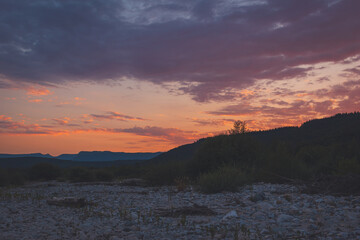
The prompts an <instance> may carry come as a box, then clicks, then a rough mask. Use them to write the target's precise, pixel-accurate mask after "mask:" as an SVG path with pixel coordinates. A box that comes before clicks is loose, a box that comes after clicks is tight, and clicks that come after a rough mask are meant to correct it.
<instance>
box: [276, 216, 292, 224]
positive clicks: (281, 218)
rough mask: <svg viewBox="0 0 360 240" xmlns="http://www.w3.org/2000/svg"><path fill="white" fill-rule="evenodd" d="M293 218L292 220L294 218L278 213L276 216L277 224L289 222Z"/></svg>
mask: <svg viewBox="0 0 360 240" xmlns="http://www.w3.org/2000/svg"><path fill="white" fill-rule="evenodd" d="M293 220H294V218H293V217H292V216H290V215H287V214H280V215H279V217H278V218H277V222H278V223H279V224H284V223H289V222H291V221H293Z"/></svg>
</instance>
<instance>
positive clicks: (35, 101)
mask: <svg viewBox="0 0 360 240" xmlns="http://www.w3.org/2000/svg"><path fill="white" fill-rule="evenodd" d="M42 101H43V100H42V99H29V100H28V102H30V103H41V102H42Z"/></svg>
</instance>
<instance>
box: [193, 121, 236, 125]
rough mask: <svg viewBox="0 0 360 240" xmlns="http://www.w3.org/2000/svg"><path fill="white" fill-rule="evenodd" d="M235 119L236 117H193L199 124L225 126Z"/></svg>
mask: <svg viewBox="0 0 360 240" xmlns="http://www.w3.org/2000/svg"><path fill="white" fill-rule="evenodd" d="M234 121H235V119H192V122H194V123H196V124H197V125H199V126H225V125H226V124H227V123H233V122H234Z"/></svg>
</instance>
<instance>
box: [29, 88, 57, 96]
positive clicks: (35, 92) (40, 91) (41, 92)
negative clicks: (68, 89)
mask: <svg viewBox="0 0 360 240" xmlns="http://www.w3.org/2000/svg"><path fill="white" fill-rule="evenodd" d="M26 94H27V95H31V96H46V95H50V94H52V92H50V90H49V89H46V88H34V87H30V88H29V89H27V93H26Z"/></svg>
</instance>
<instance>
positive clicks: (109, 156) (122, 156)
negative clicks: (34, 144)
mask: <svg viewBox="0 0 360 240" xmlns="http://www.w3.org/2000/svg"><path fill="white" fill-rule="evenodd" d="M161 153H162V152H154V153H149V152H145V153H141V152H140V153H125V152H110V151H93V152H87V151H82V152H79V153H78V154H61V155H59V156H56V157H54V156H51V155H50V154H41V153H30V154H0V159H1V158H24V157H35V158H56V159H61V160H72V161H85V162H87V161H88V162H102V161H117V160H148V159H151V158H154V157H156V156H158V155H160V154H161Z"/></svg>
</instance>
